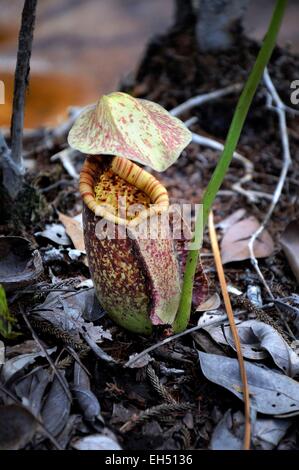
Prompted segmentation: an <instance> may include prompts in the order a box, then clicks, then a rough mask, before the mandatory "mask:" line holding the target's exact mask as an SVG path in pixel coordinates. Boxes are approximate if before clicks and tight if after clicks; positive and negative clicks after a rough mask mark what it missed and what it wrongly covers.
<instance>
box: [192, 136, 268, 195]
mask: <svg viewBox="0 0 299 470" xmlns="http://www.w3.org/2000/svg"><path fill="white" fill-rule="evenodd" d="M192 142H194V143H195V144H199V145H203V146H206V147H209V148H212V149H214V150H219V151H221V152H222V151H223V149H224V145H223V144H222V143H221V142H218V141H217V140H214V139H212V138H210V137H206V136H203V135H199V134H196V133H194V132H193V133H192ZM233 158H235V159H236V160H238V161H239V162H241V163H242V164H243V166H244V168H245V175H244V176H243V177H242V178H241V179H240V181H238V182H237V183H234V184H233V185H232V189H233V191H235V192H237V193H239V194H242V195H243V196H245V197H247V199H248V200H249V202H256V201H257V200H258V199H259V198H263V199H270V200H271V199H272V195H271V194H267V193H264V192H261V191H251V190H247V189H244V188H243V187H242V185H243V184H244V183H248V181H251V180H252V175H253V171H254V166H253V163H252V162H251V161H250V160H248V159H247V158H246V157H244V156H243V155H241V154H240V153H238V152H234V154H233Z"/></svg>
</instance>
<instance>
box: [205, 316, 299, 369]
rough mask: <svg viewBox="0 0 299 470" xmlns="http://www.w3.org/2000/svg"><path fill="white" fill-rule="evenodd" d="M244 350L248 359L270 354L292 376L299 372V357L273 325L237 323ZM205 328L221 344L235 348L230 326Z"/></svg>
mask: <svg viewBox="0 0 299 470" xmlns="http://www.w3.org/2000/svg"><path fill="white" fill-rule="evenodd" d="M237 328H238V333H239V337H240V341H241V346H242V352H243V355H244V357H246V358H248V359H255V360H262V359H265V358H266V357H267V356H268V354H269V355H270V356H271V357H272V359H273V361H274V362H275V364H276V365H277V367H279V368H280V369H281V370H282V371H283V372H284V373H285V374H287V375H289V376H290V377H294V376H297V375H298V374H299V357H298V355H297V354H296V353H295V351H293V349H292V348H291V347H290V346H289V345H288V344H287V343H286V341H285V340H284V339H283V338H282V336H281V335H280V334H279V333H278V331H276V330H275V328H273V327H272V326H271V325H267V324H266V323H263V322H260V321H257V320H248V321H244V322H242V323H240V324H239V325H237ZM205 330H206V331H207V332H208V333H209V334H210V335H211V336H212V338H213V339H214V340H215V341H216V342H217V343H220V344H226V345H229V346H231V347H232V348H233V349H235V344H234V341H233V338H232V335H231V331H230V327H229V326H228V325H225V326H223V327H208V328H205ZM267 353H268V354H267Z"/></svg>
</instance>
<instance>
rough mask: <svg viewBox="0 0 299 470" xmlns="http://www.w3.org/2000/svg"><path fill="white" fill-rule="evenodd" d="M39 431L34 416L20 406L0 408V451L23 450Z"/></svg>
mask: <svg viewBox="0 0 299 470" xmlns="http://www.w3.org/2000/svg"><path fill="white" fill-rule="evenodd" d="M36 430H37V422H36V420H35V419H34V416H33V415H32V414H31V413H30V412H29V411H27V410H26V408H24V407H22V406H19V405H6V406H0V450H19V449H23V448H24V447H25V446H26V445H27V444H28V443H29V442H30V441H31V439H32V438H33V436H34V434H35V431H36Z"/></svg>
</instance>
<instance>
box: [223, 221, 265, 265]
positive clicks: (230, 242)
mask: <svg viewBox="0 0 299 470" xmlns="http://www.w3.org/2000/svg"><path fill="white" fill-rule="evenodd" d="M259 227H260V224H259V221H258V220H257V219H256V218H255V217H254V216H250V217H247V218H246V219H243V220H241V221H239V222H237V223H235V224H233V225H232V226H231V227H230V228H229V229H228V230H227V232H225V235H224V237H223V239H222V242H221V258H222V263H223V264H226V263H231V262H233V261H242V260H245V259H248V258H250V253H249V248H248V242H249V240H250V238H251V236H252V235H253V234H254V233H255V232H256V231H257V229H258V228H259ZM273 250H274V243H273V240H272V238H271V236H270V234H269V232H267V230H263V232H262V233H261V235H260V236H259V237H258V238H257V240H256V241H255V243H254V254H255V256H256V258H265V257H267V256H270V255H271V254H272V253H273Z"/></svg>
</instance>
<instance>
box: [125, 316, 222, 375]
mask: <svg viewBox="0 0 299 470" xmlns="http://www.w3.org/2000/svg"><path fill="white" fill-rule="evenodd" d="M219 317H221V318H219V320H217V322H215V320H214V319H213V320H211V321H207V322H206V323H205V327H206V326H209V325H214V324H215V323H219V324H221V323H222V322H224V321H226V320H227V316H226V315H219ZM201 328H202V325H201V324H199V325H196V326H193V327H192V328H189V329H188V330H185V331H182V332H181V333H177V334H176V335H173V336H168V338H165V339H163V340H162V341H160V342H159V343H156V344H152V345H151V346H149V347H148V348H146V349H144V350H143V351H142V352H141V353H139V354H136V356H134V357H132V358H131V359H129V361H128V362H126V363H125V364H124V367H130V366H131V365H132V364H134V362H136V361H139V359H141V358H142V357H143V356H145V355H146V354H148V353H150V352H152V351H154V350H155V349H158V348H160V347H161V346H164V344H167V343H170V342H171V341H174V340H175V339H178V338H181V337H182V336H185V335H187V334H189V333H193V332H194V331H197V330H200V329H201Z"/></svg>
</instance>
